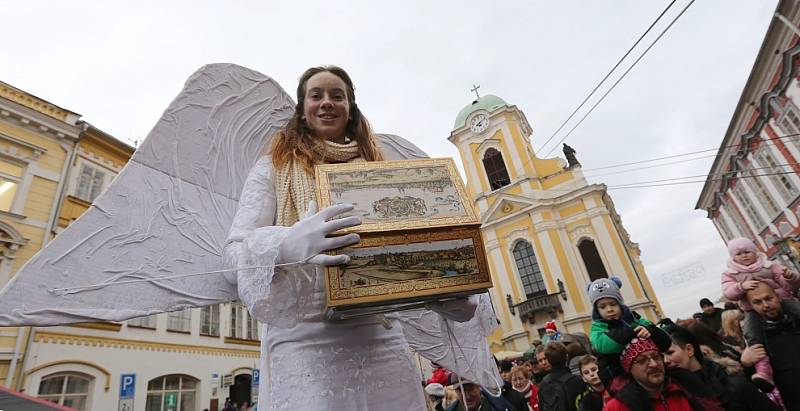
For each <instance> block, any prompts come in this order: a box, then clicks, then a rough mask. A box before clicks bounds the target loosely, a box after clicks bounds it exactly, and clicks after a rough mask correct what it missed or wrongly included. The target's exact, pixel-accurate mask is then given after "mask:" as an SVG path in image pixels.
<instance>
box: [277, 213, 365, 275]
mask: <svg viewBox="0 0 800 411" xmlns="http://www.w3.org/2000/svg"><path fill="white" fill-rule="evenodd" d="M353 208H355V207H354V206H353V205H352V204H337V205H332V206H330V207H328V208H326V209H324V210H322V211H320V212H317V202H316V201H311V202H310V203H308V212H307V213H306V215H305V216H303V218H302V219H301V220H300V221H298V222H297V223H295V224H294V225H293V226H292V227H291V228H290V229H289V232H288V233H287V234H286V237H285V238H284V239H283V241H282V242H281V245H280V248H279V249H278V257H277V258H276V261H275V263H276V264H286V263H294V262H298V261H303V262H306V263H309V264H319V265H325V266H331V265H340V264H346V263H347V262H348V261H350V257H348V256H346V255H327V254H323V253H324V252H326V251H328V250H334V249H337V248H341V247H346V246H348V245H352V244H355V243H358V242H359V241H360V240H361V238H360V237H359V236H358V234H352V233H351V234H347V235H343V236H335V237H328V235H329V234H331V233H334V232H336V231H338V230H341V229H344V228H349V227H354V226H357V225H359V224H361V218H359V217H355V216H352V217H345V218H337V219H333V218H335V217H336V216H338V215H340V214H343V213H346V212H348V211H352V210H353ZM331 219H333V220H331ZM328 220H331V221H328Z"/></svg>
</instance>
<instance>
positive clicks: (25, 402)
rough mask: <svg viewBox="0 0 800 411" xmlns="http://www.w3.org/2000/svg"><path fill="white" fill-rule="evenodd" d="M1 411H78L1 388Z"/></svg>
mask: <svg viewBox="0 0 800 411" xmlns="http://www.w3.org/2000/svg"><path fill="white" fill-rule="evenodd" d="M0 409H2V410H14V411H57V410H58V411H78V410H76V409H75V408H70V407H65V406H63V405H58V404H54V403H52V402H49V401H45V400H43V399H40V398H36V397H31V396H30V395H27V394H23V393H21V392H17V391H12V390H10V389H8V388H6V387H3V386H0Z"/></svg>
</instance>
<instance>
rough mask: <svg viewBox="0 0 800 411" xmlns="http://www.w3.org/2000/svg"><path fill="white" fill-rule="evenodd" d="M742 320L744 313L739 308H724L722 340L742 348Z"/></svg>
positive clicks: (743, 343)
mask: <svg viewBox="0 0 800 411" xmlns="http://www.w3.org/2000/svg"><path fill="white" fill-rule="evenodd" d="M742 320H744V313H743V312H741V311H740V310H739V309H733V310H725V311H723V312H722V331H721V335H722V341H724V342H725V343H727V344H730V345H732V346H734V347H738V348H739V349H740V350H742V349H744V347H745V342H744V335H743V334H742V325H741V324H742Z"/></svg>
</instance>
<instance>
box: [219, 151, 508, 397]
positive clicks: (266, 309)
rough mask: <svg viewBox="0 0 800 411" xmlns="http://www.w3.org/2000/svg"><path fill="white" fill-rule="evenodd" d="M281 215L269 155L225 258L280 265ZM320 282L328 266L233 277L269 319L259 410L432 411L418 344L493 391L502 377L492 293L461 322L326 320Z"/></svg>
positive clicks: (421, 314)
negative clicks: (492, 343)
mask: <svg viewBox="0 0 800 411" xmlns="http://www.w3.org/2000/svg"><path fill="white" fill-rule="evenodd" d="M275 216H276V198H275V187H274V168H273V166H272V163H271V162H270V159H269V157H262V158H261V159H259V161H258V162H257V163H256V165H255V166H254V167H253V169H252V170H251V172H250V174H249V175H248V178H247V180H246V182H245V185H244V187H243V190H242V195H241V198H240V200H239V209H238V210H237V213H236V216H235V217H234V221H233V225H232V226H231V230H230V233H229V236H228V240H227V242H226V245H225V250H224V256H225V260H226V264H227V265H229V266H231V267H253V266H264V265H272V264H274V263H275V257H276V255H277V252H278V248H279V245H280V244H281V241H282V240H283V239H284V238H285V236H286V233H287V232H288V230H289V228H288V227H280V226H273V225H272V224H274V221H275V218H276V217H275ZM322 279H323V276H322V269H321V268H320V267H318V266H313V265H291V266H285V267H277V268H274V269H272V268H266V269H249V270H240V271H239V272H238V276H236V278H233V276H229V277H228V280H229V281H232V282H233V281H236V282H238V290H239V297H240V299H241V301H242V302H243V303H244V304H245V305H246V306H247V308H248V310H249V312H250V313H251V315H253V317H254V318H256V319H257V320H258V321H260V322H261V323H262V324H263V329H262V331H261V365H260V369H261V373H262V374H261V375H262V377H261V385H260V386H259V398H258V405H259V406H258V409H259V411H264V410H267V409H268V410H348V411H349V410H388V411H392V410H397V411H408V410H425V401H424V393H423V390H422V386H421V381H422V380H423V378H424V377H423V376H422V375H420V373H419V371H418V369H417V368H416V367H415V365H414V364H413V362H412V357H411V348H413V349H414V350H416V351H417V352H420V354H422V355H424V356H425V357H427V358H429V359H431V360H434V361H437V362H441V363H442V364H443V365H445V366H446V367H447V368H449V369H453V370H458V371H459V374H460V375H463V376H469V378H470V379H472V380H475V381H480V382H482V383H483V384H484V385H488V387H487V388H489V389H496V385H493V383H495V381H499V376H498V375H497V371H496V367H494V364H491V356H490V353H489V351H488V347H487V346H486V340H485V338H486V336H488V335H489V333H491V332H492V331H493V329H494V328H495V326H496V322H495V321H496V320H495V319H494V315H493V313H492V312H491V305H490V303H489V302H488V298H485V297H484V298H482V299H481V300H480V303H479V304H478V308H477V310H476V313H477V314H476V315H475V316H474V317H473V318H472V319H471V320H469V321H467V322H462V323H456V322H453V321H450V320H445V319H444V318H442V317H441V316H440V315H438V314H436V313H433V312H431V311H428V310H415V311H408V312H404V313H402V314H391V315H387V316H386V317H387V319H388V325H389V326H388V327H387V326H386V325H385V324H384V322H383V321H382V318H381V317H378V316H371V317H365V318H361V319H354V320H347V321H341V322H326V321H324V320H323V316H322V313H323V309H324V305H325V297H324V291H323V287H324V282H323V281H322ZM443 330H446V331H443ZM453 342H455V343H453ZM409 343H411V344H409ZM448 365H449V366H448Z"/></svg>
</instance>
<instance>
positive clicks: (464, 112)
mask: <svg viewBox="0 0 800 411" xmlns="http://www.w3.org/2000/svg"><path fill="white" fill-rule="evenodd" d="M507 105H508V103H506V101H505V100H503V99H502V98H500V97H497V96H495V95H493V94H487V95H485V96H483V97H481V98H479V99H477V100H475V101H473V102H472V104H470V105H468V106H466V107H464V108H462V109H461V111H459V112H458V117H456V123H455V124H454V125H453V130H455V129H459V128H461V127H464V126H465V125H466V124H467V117H469V115H470V114H472V113H474V112H476V111H478V110H486V111H488V112H490V113H491V112H492V111H494V110H497V109H498V108H500V107H503V106H507Z"/></svg>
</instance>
